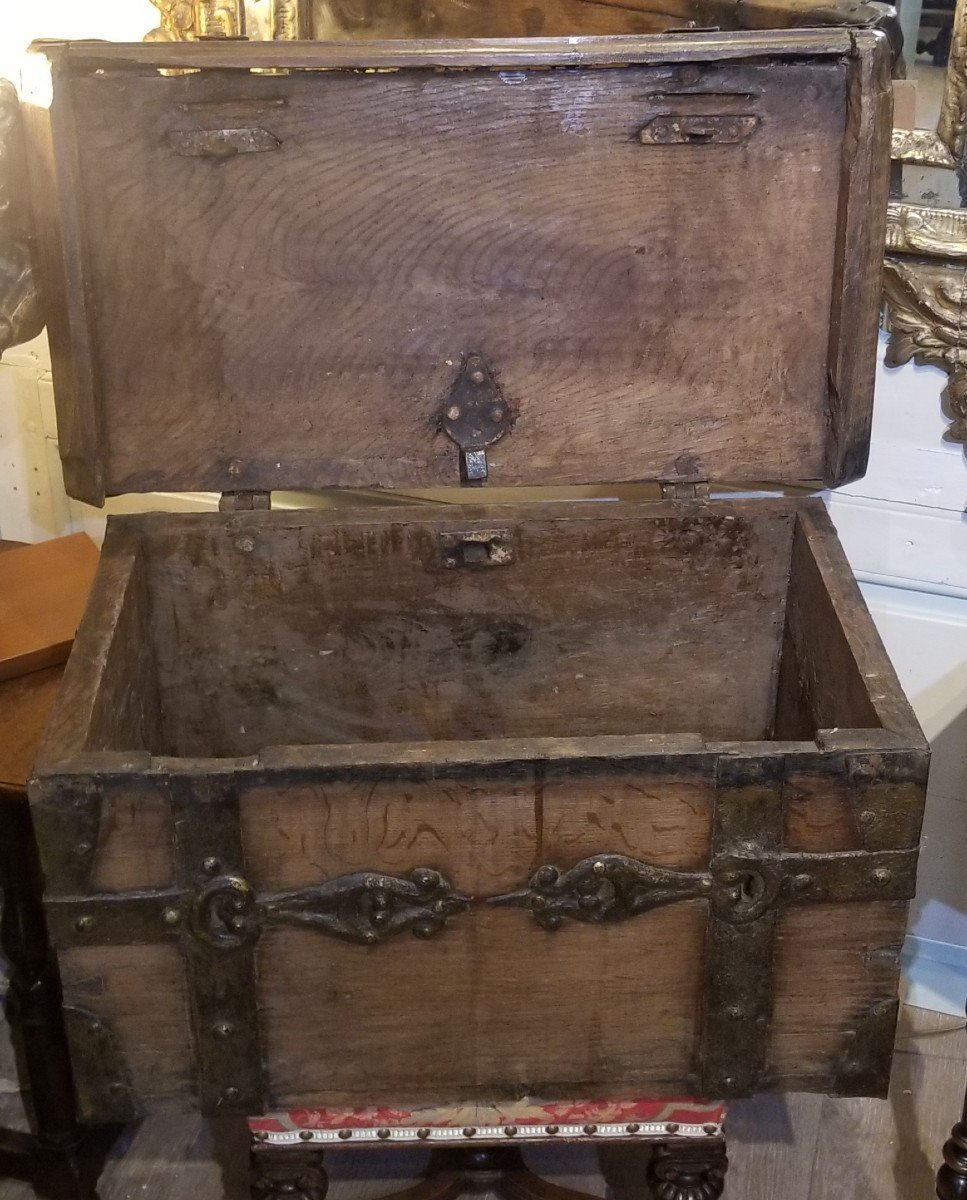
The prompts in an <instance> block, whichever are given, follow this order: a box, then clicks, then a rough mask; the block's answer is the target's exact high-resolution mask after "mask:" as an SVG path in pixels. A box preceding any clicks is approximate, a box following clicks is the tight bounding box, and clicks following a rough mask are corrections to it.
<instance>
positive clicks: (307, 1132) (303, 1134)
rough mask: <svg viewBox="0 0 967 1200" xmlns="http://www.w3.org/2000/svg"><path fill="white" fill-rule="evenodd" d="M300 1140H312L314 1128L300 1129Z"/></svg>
mask: <svg viewBox="0 0 967 1200" xmlns="http://www.w3.org/2000/svg"><path fill="white" fill-rule="evenodd" d="M299 1140H300V1141H301V1142H311V1141H312V1130H311V1129H300V1130H299Z"/></svg>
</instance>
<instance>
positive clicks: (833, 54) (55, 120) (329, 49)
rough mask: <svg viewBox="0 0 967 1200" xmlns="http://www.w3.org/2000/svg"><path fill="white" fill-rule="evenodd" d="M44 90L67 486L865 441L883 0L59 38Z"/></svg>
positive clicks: (189, 482)
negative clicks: (541, 30)
mask: <svg viewBox="0 0 967 1200" xmlns="http://www.w3.org/2000/svg"><path fill="white" fill-rule="evenodd" d="M48 66H49V70H47V67H48ZM38 67H39V68H42V69H41V70H38ZM172 68H174V70H172ZM185 68H188V70H185ZM25 104H26V112H27V131H28V151H29V157H30V161H31V177H32V191H33V195H34V202H35V209H36V211H37V214H38V225H39V227H40V230H41V242H42V247H41V249H42V262H43V268H44V279H45V288H46V292H47V296H46V304H47V311H48V326H49V333H50V342H51V350H52V358H53V364H54V382H55V393H56V401H57V412H58V424H59V433H60V441H61V449H62V455H63V458H64V464H65V480H66V484H67V490H68V491H69V492H70V494H71V495H73V496H76V497H78V498H80V499H83V500H87V501H89V502H93V503H100V502H102V501H103V498H104V496H105V495H114V494H119V493H125V492H144V491H159V490H161V491H182V490H186V491H195V490H212V491H241V490H253V491H271V490H274V489H280V488H285V489H297V488H299V489H315V488H321V487H328V486H336V485H351V486H361V485H382V486H408V487H414V486H419V487H427V486H432V485H438V484H453V483H456V482H458V480H459V479H460V478H461V477H462V478H463V479H464V480H465V481H467V482H483V481H484V480H485V479H486V480H489V481H490V482H491V483H493V484H502V485H517V484H543V485H549V484H572V483H591V482H621V481H628V480H662V481H675V482H679V481H680V482H689V481H697V480H705V479H714V480H719V481H740V480H770V481H775V482H777V483H804V482H808V483H817V484H818V483H824V484H826V485H836V484H839V483H842V482H845V481H847V480H849V479H853V478H856V477H857V476H858V475H860V474H862V472H863V470H864V468H865V462H866V455H867V451H868V444H869V425H870V412H871V402H872V389H873V371H874V360H875V338H876V324H877V312H878V306H879V276H880V264H881V258H882V246H883V228H884V226H883V221H884V214H885V206H886V189H887V173H888V144H889V126H890V84H889V53H888V49H887V46H886V42H885V39H884V38H883V37H882V36H881V35H879V34H876V33H871V32H864V31H846V30H824V31H819V30H815V31H788V30H786V31H782V32H776V33H763V32H748V33H727V34H726V33H691V34H690V33H683V34H664V35H656V36H651V37H633V38H632V37H618V38H577V39H533V40H527V41H500V42H482V41H461V42H453V41H451V42H410V43H402V42H396V43H369V44H360V43H341V44H337V43H331V44H325V43H289V44H279V43H274V44H273V43H243V42H220V43H219V42H208V43H194V44H187V45H184V44H168V45H166V44H159V43H154V44H148V45H118V44H113V45H112V44H109V43H92V42H82V43H41V44H39V45H38V46H37V47H35V52H34V54H33V55H32V58H31V70H30V72H29V75H28V78H27V87H26V96H25Z"/></svg>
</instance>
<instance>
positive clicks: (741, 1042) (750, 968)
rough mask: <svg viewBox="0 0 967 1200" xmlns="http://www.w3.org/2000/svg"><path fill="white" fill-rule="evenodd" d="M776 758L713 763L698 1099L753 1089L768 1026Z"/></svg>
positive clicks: (778, 792)
mask: <svg viewBox="0 0 967 1200" xmlns="http://www.w3.org/2000/svg"><path fill="white" fill-rule="evenodd" d="M782 772H783V764H782V760H781V758H780V757H779V756H778V755H777V756H775V757H763V758H734V757H731V756H725V755H723V756H722V757H721V758H720V759H719V762H718V768H717V788H716V803H715V817H714V822H713V830H712V862H711V870H712V874H713V877H714V878H715V882H716V887H715V890H714V892H713V897H712V900H711V902H710V904H709V918H708V933H707V937H706V945H705V986H704V989H703V996H704V1004H705V1009H704V1012H703V1014H702V1037H701V1064H700V1067H701V1091H702V1095H703V1096H715V1097H717V1098H718V1097H723V1098H725V1097H729V1096H743V1095H748V1094H749V1093H750V1092H753V1091H755V1090H756V1088H757V1086H758V1084H759V1080H760V1078H761V1075H762V1072H763V1070H764V1068H765V1063H766V1052H767V1048H768V1044H769V1032H770V1024H771V1021H772V986H771V985H772V960H773V951H774V943H775V932H776V918H777V912H776V905H775V903H774V899H775V897H776V894H777V892H778V887H779V883H780V880H779V869H778V858H779V850H780V846H781V843H782V835H783V812H782Z"/></svg>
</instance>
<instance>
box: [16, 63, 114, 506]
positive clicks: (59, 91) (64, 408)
mask: <svg viewBox="0 0 967 1200" xmlns="http://www.w3.org/2000/svg"><path fill="white" fill-rule="evenodd" d="M46 57H47V63H46V64H44V62H43V58H42V57H41V56H40V55H31V56H30V59H29V67H30V70H29V73H28V74H27V76H26V78H27V80H28V88H27V90H26V95H25V97H24V99H23V101H22V111H23V118H24V135H25V140H26V143H27V151H28V153H27V159H28V163H29V168H30V169H29V177H30V191H31V198H32V203H33V209H34V221H35V227H36V231H37V246H38V251H39V259H40V277H41V285H42V289H43V295H44V308H45V314H46V321H47V336H48V341H49V343H50V355H51V366H52V371H53V376H54V385H55V393H54V395H55V402H56V407H57V429H58V444H59V449H60V455H61V461H62V463H63V470H64V488H65V491H66V492H67V493H68V495H70V496H73V497H74V498H75V499H76V500H83V501H85V502H86V503H88V504H94V505H97V506H100V505H102V504H103V503H104V477H105V464H104V428H103V420H102V416H101V409H100V403H99V400H98V394H97V386H96V382H95V366H94V353H93V345H92V336H91V329H90V325H89V322H88V319H87V297H86V288H85V285H84V250H83V236H84V218H83V214H82V212H81V208H80V205H81V194H82V189H81V187H80V162H79V160H78V157H77V143H76V139H75V138H74V136H73V128H72V126H73V114H72V101H71V94H70V81H69V78H68V72H67V70H66V64H65V61H64V58H63V55H61V54H58V53H51V54H50V55H47V56H46ZM45 65H46V69H45Z"/></svg>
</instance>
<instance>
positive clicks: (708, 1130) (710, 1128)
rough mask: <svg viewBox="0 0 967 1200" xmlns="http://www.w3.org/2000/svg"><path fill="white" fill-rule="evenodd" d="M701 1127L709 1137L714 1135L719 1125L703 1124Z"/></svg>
mask: <svg viewBox="0 0 967 1200" xmlns="http://www.w3.org/2000/svg"><path fill="white" fill-rule="evenodd" d="M702 1129H703V1130H704V1131H705V1132H706V1133H707V1134H708V1136H709V1137H715V1135H716V1134H717V1133H718V1131H719V1127H718V1126H717V1125H703V1126H702Z"/></svg>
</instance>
